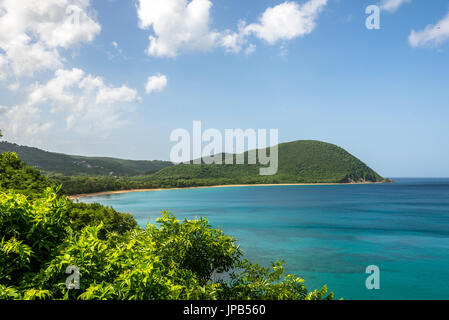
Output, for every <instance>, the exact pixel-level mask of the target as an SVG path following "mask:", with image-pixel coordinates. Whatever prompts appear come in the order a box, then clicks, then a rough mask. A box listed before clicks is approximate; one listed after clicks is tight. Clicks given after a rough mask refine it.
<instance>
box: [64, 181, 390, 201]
mask: <svg viewBox="0 0 449 320" xmlns="http://www.w3.org/2000/svg"><path fill="white" fill-rule="evenodd" d="M379 183H384V182H351V183H271V184H228V185H215V186H199V187H185V188H153V189H130V190H117V191H102V192H94V193H84V194H76V195H72V196H69V197H68V198H69V199H70V200H77V199H81V198H87V197H97V196H106V195H112V194H123V193H133V192H150V191H163V190H182V189H204V188H235V187H276V186H345V185H354V184H379Z"/></svg>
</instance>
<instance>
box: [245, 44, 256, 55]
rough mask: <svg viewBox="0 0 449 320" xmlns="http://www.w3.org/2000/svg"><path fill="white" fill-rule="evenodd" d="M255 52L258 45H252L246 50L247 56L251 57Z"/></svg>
mask: <svg viewBox="0 0 449 320" xmlns="http://www.w3.org/2000/svg"><path fill="white" fill-rule="evenodd" d="M254 51H256V45H254V44H250V45H249V46H248V47H247V48H246V49H245V54H246V55H247V56H249V55H251V54H252V53H253V52H254Z"/></svg>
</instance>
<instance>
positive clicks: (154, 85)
mask: <svg viewBox="0 0 449 320" xmlns="http://www.w3.org/2000/svg"><path fill="white" fill-rule="evenodd" d="M167 83H168V80H167V77H166V76H165V75H163V74H156V75H154V76H151V77H148V81H147V84H146V86H145V92H146V93H147V94H150V93H152V92H155V91H162V90H164V88H165V87H166V86H167Z"/></svg>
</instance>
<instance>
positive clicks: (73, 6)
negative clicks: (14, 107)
mask: <svg viewBox="0 0 449 320" xmlns="http://www.w3.org/2000/svg"><path fill="white" fill-rule="evenodd" d="M89 10H90V1H89V0H46V1H35V0H20V1H17V0H0V12H1V14H0V30H1V33H0V52H2V51H3V53H0V57H1V59H3V60H6V61H7V65H8V72H9V73H12V74H13V75H14V76H16V77H18V76H24V75H25V76H32V75H33V74H34V73H35V72H38V71H45V70H55V69H57V68H60V67H62V64H63V59H62V58H61V56H60V53H59V50H60V49H68V48H71V47H74V46H77V45H79V44H81V43H83V42H91V41H92V40H93V39H94V38H95V36H96V35H97V34H98V33H99V32H100V30H101V27H100V25H99V24H98V23H97V22H96V21H95V19H94V18H93V15H92V13H90V12H89ZM2 71H3V70H2Z"/></svg>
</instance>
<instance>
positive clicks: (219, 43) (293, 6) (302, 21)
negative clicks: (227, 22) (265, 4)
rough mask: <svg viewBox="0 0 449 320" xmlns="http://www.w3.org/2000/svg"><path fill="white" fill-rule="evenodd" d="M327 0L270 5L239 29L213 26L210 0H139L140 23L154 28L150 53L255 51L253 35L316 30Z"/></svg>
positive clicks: (274, 38) (272, 40) (270, 38)
mask: <svg viewBox="0 0 449 320" xmlns="http://www.w3.org/2000/svg"><path fill="white" fill-rule="evenodd" d="M326 4H327V0H309V1H307V2H305V3H304V4H302V5H301V6H300V5H298V4H297V3H296V2H292V1H286V2H284V3H282V4H280V5H278V6H275V7H273V8H268V9H267V10H266V11H265V12H264V13H263V14H262V16H261V17H260V19H259V22H258V23H253V24H250V25H246V22H245V21H240V22H239V24H238V30H237V31H231V30H224V31H214V30H210V23H211V17H210V9H211V7H212V2H211V0H190V1H188V0H164V1H160V0H138V8H137V12H138V16H139V22H140V27H141V28H142V29H149V30H151V31H152V33H151V35H150V36H149V40H150V44H149V47H148V49H147V53H148V55H150V56H156V57H176V56H177V55H179V54H180V53H182V52H186V51H192V50H198V51H207V50H211V49H213V48H216V47H222V48H224V49H225V51H226V52H229V53H239V52H241V51H242V50H244V52H245V53H246V54H250V53H252V52H254V50H255V45H254V44H248V37H249V36H251V35H254V36H256V37H257V38H259V39H262V40H265V41H266V42H267V43H268V44H270V45H273V44H276V43H277V42H278V41H281V40H292V39H294V38H297V37H302V36H304V35H306V34H309V33H310V32H312V31H313V29H314V28H315V26H316V19H317V18H318V14H319V13H320V12H321V11H322V9H323V8H324V7H325V5H326Z"/></svg>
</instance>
